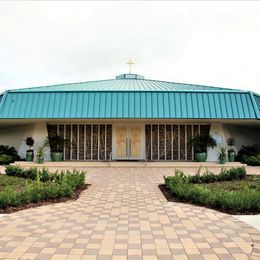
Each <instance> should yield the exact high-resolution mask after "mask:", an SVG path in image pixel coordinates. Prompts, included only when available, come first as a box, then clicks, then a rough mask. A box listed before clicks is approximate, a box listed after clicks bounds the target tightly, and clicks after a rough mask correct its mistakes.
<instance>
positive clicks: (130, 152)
mask: <svg viewBox="0 0 260 260" xmlns="http://www.w3.org/2000/svg"><path fill="white" fill-rule="evenodd" d="M131 148H132V142H131V138H129V157H131V155H132V151H131Z"/></svg>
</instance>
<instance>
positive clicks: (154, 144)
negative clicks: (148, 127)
mask: <svg viewBox="0 0 260 260" xmlns="http://www.w3.org/2000/svg"><path fill="white" fill-rule="evenodd" d="M152 152H153V156H152V159H153V160H158V125H152Z"/></svg>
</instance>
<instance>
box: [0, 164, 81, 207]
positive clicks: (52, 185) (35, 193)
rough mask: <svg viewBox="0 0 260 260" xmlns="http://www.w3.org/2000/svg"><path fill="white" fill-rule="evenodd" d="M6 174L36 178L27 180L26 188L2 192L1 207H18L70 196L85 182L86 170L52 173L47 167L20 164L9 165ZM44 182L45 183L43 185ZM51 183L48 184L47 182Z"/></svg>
mask: <svg viewBox="0 0 260 260" xmlns="http://www.w3.org/2000/svg"><path fill="white" fill-rule="evenodd" d="M6 174H7V175H9V176H16V177H22V178H28V179H32V180H35V182H34V183H32V184H28V182H26V185H25V189H24V190H23V191H21V192H18V191H15V190H12V189H10V188H8V189H6V190H5V191H3V192H0V208H3V209H4V208H7V207H18V206H21V205H24V204H28V203H31V202H39V201H44V200H49V199H55V198H61V197H70V196H72V194H73V193H74V191H75V190H76V189H79V188H81V187H83V185H84V184H85V172H84V171H82V172H79V171H76V170H74V171H73V172H70V171H62V172H61V173H58V172H56V173H50V172H49V171H48V170H47V169H43V170H40V171H39V170H37V169H36V168H31V169H27V170H26V169H23V168H21V167H18V166H8V167H7V168H6ZM43 182H45V184H44V185H43ZM47 182H48V183H49V185H46V183H47Z"/></svg>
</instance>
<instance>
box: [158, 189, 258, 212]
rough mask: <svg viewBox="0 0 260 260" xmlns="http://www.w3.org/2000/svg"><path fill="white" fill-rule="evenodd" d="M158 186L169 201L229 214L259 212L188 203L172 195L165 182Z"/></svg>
mask: <svg viewBox="0 0 260 260" xmlns="http://www.w3.org/2000/svg"><path fill="white" fill-rule="evenodd" d="M158 187H159V189H160V190H161V192H162V194H163V195H164V197H165V198H166V199H167V201H170V202H179V203H184V204H188V205H193V206H199V207H204V208H208V209H213V210H216V211H220V212H223V213H226V214H229V215H257V214H259V213H258V212H248V211H243V212H236V211H232V210H224V209H216V208H213V207H209V206H205V205H199V204H194V203H190V202H189V201H186V200H182V199H179V198H177V197H174V195H172V194H171V192H170V190H169V189H168V188H167V186H166V184H160V185H158Z"/></svg>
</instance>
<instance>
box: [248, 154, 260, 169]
mask: <svg viewBox="0 0 260 260" xmlns="http://www.w3.org/2000/svg"><path fill="white" fill-rule="evenodd" d="M246 163H247V164H248V165H251V166H260V154H257V155H255V156H249V157H247V159H246Z"/></svg>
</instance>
